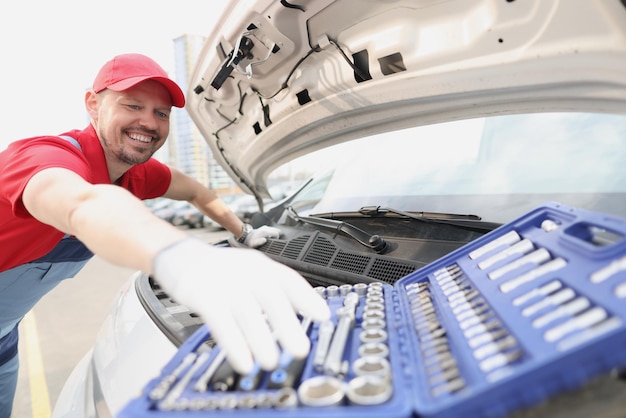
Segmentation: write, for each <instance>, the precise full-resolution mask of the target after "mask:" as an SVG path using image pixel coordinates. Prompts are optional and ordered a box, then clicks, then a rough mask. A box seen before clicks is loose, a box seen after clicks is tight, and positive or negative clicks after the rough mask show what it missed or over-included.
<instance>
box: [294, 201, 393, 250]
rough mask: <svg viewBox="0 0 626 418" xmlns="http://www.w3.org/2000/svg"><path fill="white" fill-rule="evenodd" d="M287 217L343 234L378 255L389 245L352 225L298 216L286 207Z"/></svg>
mask: <svg viewBox="0 0 626 418" xmlns="http://www.w3.org/2000/svg"><path fill="white" fill-rule="evenodd" d="M287 216H289V217H290V218H291V219H294V220H296V221H300V222H304V223H308V224H311V225H317V226H322V227H325V228H331V229H334V230H336V231H338V232H343V233H344V234H346V235H348V236H349V237H351V238H353V239H355V240H356V241H358V242H359V243H360V244H362V245H364V246H365V247H367V248H371V249H372V250H374V251H376V252H377V253H378V254H382V253H384V252H385V251H386V250H387V248H388V247H389V245H388V244H387V242H386V241H385V240H384V239H383V238H382V237H381V236H380V235H372V234H368V233H367V232H365V231H363V230H362V229H359V228H357V227H356V226H354V225H351V224H349V223H346V222H343V221H336V220H334V219H324V218H314V217H312V216H300V215H298V213H297V212H296V211H295V209H294V208H293V207H291V206H287Z"/></svg>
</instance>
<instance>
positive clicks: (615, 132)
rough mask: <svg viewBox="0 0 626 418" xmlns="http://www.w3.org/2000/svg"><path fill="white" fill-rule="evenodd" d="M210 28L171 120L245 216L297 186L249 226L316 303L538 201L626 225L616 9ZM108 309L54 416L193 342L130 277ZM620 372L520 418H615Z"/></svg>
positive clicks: (623, 53)
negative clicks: (274, 234)
mask: <svg viewBox="0 0 626 418" xmlns="http://www.w3.org/2000/svg"><path fill="white" fill-rule="evenodd" d="M219 21H220V22H222V24H221V25H220V26H218V27H216V28H215V29H214V30H213V32H212V33H211V34H210V36H209V37H208V39H207V41H206V43H205V46H204V48H203V50H202V53H201V56H200V58H199V60H198V63H197V66H196V69H195V72H194V74H193V76H192V77H191V81H190V85H189V86H188V90H187V99H188V104H187V110H188V111H189V113H190V115H191V117H192V119H193V121H194V122H195V124H196V125H197V126H198V128H199V129H200V131H201V132H202V133H203V135H204V137H205V138H206V140H207V142H208V143H209V145H210V147H211V149H212V151H213V154H214V156H215V157H216V158H217V160H218V161H219V162H220V163H221V165H222V166H223V167H224V169H225V170H226V171H227V172H228V173H229V174H230V175H231V176H232V177H233V179H235V181H236V182H237V183H238V185H239V186H240V187H241V188H242V189H243V190H244V191H246V192H247V193H250V194H253V195H256V196H257V197H258V199H257V200H258V201H263V199H266V198H268V197H270V194H269V191H268V190H269V187H268V184H274V183H273V182H274V181H275V180H276V181H282V182H285V181H289V182H290V183H293V184H296V183H298V182H301V185H302V186H301V188H299V189H297V192H295V193H294V194H292V195H291V196H289V197H287V198H286V199H284V200H283V201H282V202H281V203H280V204H278V205H273V206H272V208H271V209H270V210H268V211H263V210H261V212H260V213H257V214H255V215H254V216H253V218H252V221H251V222H252V223H253V224H254V225H255V226H259V225H261V224H271V225H273V226H277V227H278V228H280V229H281V231H282V236H281V237H280V238H279V239H275V240H269V242H268V243H267V244H266V245H264V246H262V247H260V248H259V251H263V252H265V253H266V254H267V255H269V256H270V257H272V258H274V259H275V260H278V261H280V262H283V263H285V264H287V265H289V266H290V267H292V268H294V269H296V270H297V271H299V272H300V273H301V274H302V275H303V276H304V277H305V278H307V279H308V280H309V281H310V282H311V283H312V284H313V285H314V286H322V287H326V288H327V287H328V286H339V285H342V284H356V283H369V282H372V281H381V282H384V283H387V284H390V285H393V284H394V283H396V281H398V280H399V279H401V278H402V277H404V276H406V275H408V274H410V273H412V272H414V271H416V270H418V269H420V268H422V267H425V266H428V265H429V264H431V263H433V262H435V261H436V260H438V259H440V258H441V257H444V256H445V255H447V254H450V253H451V252H453V251H455V250H457V249H459V248H462V247H463V246H465V245H466V244H468V243H471V242H472V241H473V240H476V239H479V238H480V237H482V236H484V235H485V234H487V233H489V232H490V231H493V230H494V229H496V228H498V227H499V226H501V225H503V224H506V223H507V222H510V221H512V220H514V219H516V218H518V217H520V216H522V215H523V214H524V213H527V212H528V211H530V210H532V209H533V208H536V207H537V206H539V205H542V204H544V203H545V202H548V201H556V202H561V203H562V204H564V205H567V206H568V207H574V208H581V209H586V210H592V211H597V212H601V213H606V214H609V215H611V216H618V217H626V169H625V168H624V167H626V4H625V2H624V1H620V0H593V1H590V0H388V1H382V0H307V1H303V0H288V1H280V2H278V1H273V0H272V1H270V0H257V1H240V2H236V3H233V4H232V6H231V7H229V8H227V9H226V12H225V15H224V16H223V17H222V18H221V19H220V20H219ZM305 179H307V180H305ZM424 219H426V220H427V221H428V222H423V221H422V220H424ZM220 245H236V244H235V243H232V242H230V241H228V242H226V241H225V242H223V243H221V244H220ZM225 279H227V278H225ZM113 306H114V309H113V310H112V312H111V313H110V315H109V317H108V318H107V320H106V322H105V323H104V324H103V328H102V332H101V333H100V336H99V338H98V340H97V341H95V344H94V348H93V350H92V351H91V352H90V353H89V354H88V355H87V356H86V357H85V358H84V359H83V361H82V362H81V363H80V364H79V365H78V366H77V368H76V370H75V371H74V373H73V374H72V376H71V377H70V379H69V380H68V382H67V384H66V385H65V388H64V390H63V392H62V394H61V396H60V398H59V400H58V403H57V405H56V407H55V409H54V414H53V417H54V418H69V417H72V418H73V417H76V418H79V417H80V418H84V417H101V418H102V417H110V416H115V415H117V414H118V413H119V412H120V411H121V410H123V409H124V408H125V406H126V405H128V403H129V402H131V401H132V400H133V399H136V398H137V397H141V396H142V395H143V394H144V392H143V389H144V387H145V386H146V385H147V384H148V382H150V381H151V380H152V379H154V378H156V377H157V376H159V374H160V372H161V369H162V368H163V367H164V366H165V365H166V364H167V362H168V361H169V360H170V359H172V357H173V356H174V355H175V353H176V352H177V349H178V347H180V346H181V344H183V342H184V341H185V340H187V339H188V338H189V337H190V336H191V335H193V334H194V332H195V331H196V330H198V328H199V327H200V326H201V323H200V321H199V320H198V318H197V317H195V316H194V315H193V313H191V312H189V311H188V310H187V309H186V308H185V307H184V306H180V305H178V304H176V303H175V302H174V301H172V300H170V299H169V298H168V297H167V295H165V294H164V293H163V292H162V291H161V290H160V288H159V286H158V283H155V282H154V281H153V280H152V279H151V278H150V277H148V276H147V275H145V274H142V273H137V274H136V275H134V276H133V277H132V278H131V279H130V283H129V285H128V286H127V288H126V290H125V291H124V293H123V295H122V296H121V297H120V299H119V300H117V301H115V304H114V305H113ZM615 350H622V351H623V350H624V346H620V347H615ZM619 369H620V367H615V368H614V370H613V371H606V370H603V371H602V373H601V374H600V376H599V377H598V379H599V380H598V379H595V380H593V381H592V383H589V380H590V379H580V381H577V384H573V383H572V384H571V386H572V387H567V391H571V390H575V392H574V394H573V395H571V394H570V395H567V394H564V395H563V394H550V399H549V402H548V399H544V400H543V401H545V402H543V403H542V404H541V405H540V406H536V404H537V403H538V397H537V396H536V395H537V394H536V393H533V390H532V388H528V387H520V388H519V390H520V392H521V393H523V394H522V395H521V397H522V398H523V397H524V394H527V395H528V398H527V405H523V407H524V408H530V411H531V413H532V412H533V411H534V412H535V413H536V414H538V415H542V414H543V416H551V417H558V416H563V417H565V416H567V417H571V416H594V417H599V416H618V415H620V414H623V411H624V410H626V396H625V394H626V389H625V387H626V384H625V383H624V380H623V378H620V376H621V374H620V372H619ZM574 380H575V379H574ZM555 385H556V383H555ZM565 386H568V384H563V385H561V386H559V387H565ZM567 391H565V389H564V390H563V392H567ZM531 395H532V396H531ZM539 398H540V396H539ZM494 402H497V400H494ZM522 403H523V402H522ZM231 412H233V411H231ZM234 412H237V411H234ZM265 412H267V413H269V410H268V411H265ZM281 412H284V411H281ZM344 412H345V410H344ZM500 412H502V411H500ZM504 412H505V413H511V412H512V411H510V410H507V409H506V408H504ZM213 413H215V414H217V415H218V416H219V411H213V412H212V414H213ZM335 413H336V412H335ZM263 414H264V413H261V415H263ZM235 415H236V414H235ZM148 416H151V415H149V414H148V415H146V417H148ZM158 416H159V417H160V416H161V415H158ZM163 416H169V415H167V414H164V415H163ZM178 416H184V413H183V412H180V415H176V417H178ZM194 416H195V415H194ZM263 416H265V415H263ZM334 416H338V415H334ZM345 416H347V415H345ZM387 416H391V415H387ZM494 416H498V414H497V413H495V415H494Z"/></svg>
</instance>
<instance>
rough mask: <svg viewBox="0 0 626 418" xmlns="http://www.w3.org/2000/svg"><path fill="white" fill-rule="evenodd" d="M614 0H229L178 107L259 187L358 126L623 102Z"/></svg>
mask: <svg viewBox="0 0 626 418" xmlns="http://www.w3.org/2000/svg"><path fill="white" fill-rule="evenodd" d="M625 3H626V2H625V1H624V0H593V1H589V0H517V1H515V0H385V1H383V0H288V1H287V0H282V1H275V0H258V1H240V2H235V3H233V4H231V5H230V6H229V7H228V8H227V9H226V11H225V13H224V15H223V16H222V18H221V19H220V20H219V21H220V22H223V23H222V24H221V25H219V26H218V27H216V28H215V30H214V31H213V33H212V34H211V35H210V37H208V39H207V41H206V43H205V45H204V47H203V50H202V52H201V54H200V56H199V58H198V61H197V64H196V67H195V70H194V72H193V74H192V77H191V79H190V84H189V88H188V92H187V99H188V102H187V103H188V104H187V110H188V112H189V114H190V115H191V118H192V119H193V121H194V122H195V124H196V125H197V126H198V128H199V129H200V131H201V133H202V134H203V136H204V137H205V139H206V140H207V142H208V143H209V145H210V147H211V149H212V151H213V155H214V157H215V158H216V160H217V161H218V162H219V163H220V164H221V165H222V167H224V169H225V170H226V171H227V172H228V173H229V174H230V175H231V176H232V177H233V178H234V179H235V180H236V181H237V182H238V184H239V185H240V186H241V187H242V188H243V189H244V190H246V191H248V192H251V193H253V194H255V195H256V196H257V198H259V197H269V192H268V188H267V184H266V180H267V176H268V175H269V174H270V173H271V171H272V170H273V169H275V168H277V167H278V166H280V165H281V164H284V163H286V162H288V161H290V160H292V159H294V158H296V157H299V156H302V155H305V154H307V153H309V152H311V151H313V150H318V149H321V148H324V147H327V146H330V145H334V144H337V143H340V142H343V141H347V140H350V139H354V138H357V137H361V136H367V135H372V134H376V133H381V132H383V131H388V130H395V129H401V128H407V127H410V126H416V125H421V124H428V123H434V122H441V121H448V120H454V119H462V118H468V117H478V116H485V115H492V114H499V113H517V112H532V111H552V110H554V111H568V110H586V111H600V112H603V111H607V112H618V113H623V112H624V109H626V107H625V106H624V104H625V101H626V71H625V70H626V4H625Z"/></svg>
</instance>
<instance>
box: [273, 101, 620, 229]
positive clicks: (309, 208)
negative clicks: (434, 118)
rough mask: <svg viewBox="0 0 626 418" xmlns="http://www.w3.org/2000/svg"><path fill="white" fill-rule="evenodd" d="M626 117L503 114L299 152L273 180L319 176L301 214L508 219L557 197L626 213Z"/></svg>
mask: <svg viewBox="0 0 626 418" xmlns="http://www.w3.org/2000/svg"><path fill="white" fill-rule="evenodd" d="M625 167H626V116H625V115H612V114H599V113H531V114H518V115H498V116H490V117H485V118H477V119H469V120H460V121H453V122H446V123H441V124H435V125H428V126H420V127H415V128H410V129H404V130H400V131H394V132H389V133H385V134H380V135H375V136H371V137H366V138H360V139H358V140H353V141H350V142H347V143H343V144H340V145H336V146H333V147H330V148H327V149H324V150H321V151H318V152H315V153H312V154H309V155H307V156H305V157H301V158H299V159H296V160H294V161H292V162H291V163H289V164H287V165H286V166H283V167H281V168H280V169H278V170H276V171H274V173H272V177H271V179H273V181H279V180H280V179H282V180H283V181H284V180H285V179H286V178H289V179H294V178H303V177H305V176H310V175H313V178H314V180H313V181H312V182H311V183H310V184H309V186H308V187H307V188H306V189H305V190H303V191H302V192H301V193H300V194H299V195H298V196H297V198H296V199H295V200H294V201H293V202H292V203H291V204H292V206H293V207H294V208H295V209H296V210H298V213H300V214H305V213H306V214H309V215H312V214H318V213H328V212H350V211H352V212H353V211H357V210H358V209H359V208H361V207H362V206H368V205H376V206H385V207H391V208H394V209H400V210H403V211H410V212H422V211H424V212H445V213H458V214H474V215H478V216H480V217H481V218H482V219H483V220H485V221H490V222H498V223H506V222H508V221H510V220H511V219H513V218H515V217H518V216H521V215H523V214H524V213H526V212H528V211H529V210H531V209H533V208H535V207H537V206H539V205H541V204H543V203H546V202H547V201H556V202H559V203H562V204H565V205H567V206H572V207H578V208H585V209H589V210H596V211H602V212H606V213H612V214H616V215H620V216H625V217H626V169H625Z"/></svg>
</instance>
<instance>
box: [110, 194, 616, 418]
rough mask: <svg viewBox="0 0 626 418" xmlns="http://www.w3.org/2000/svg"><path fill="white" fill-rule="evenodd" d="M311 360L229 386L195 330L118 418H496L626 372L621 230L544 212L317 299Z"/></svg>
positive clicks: (593, 218) (587, 216) (576, 213)
mask: <svg viewBox="0 0 626 418" xmlns="http://www.w3.org/2000/svg"><path fill="white" fill-rule="evenodd" d="M316 289H317V290H318V291H319V292H320V294H322V295H323V296H324V297H325V299H326V301H327V302H328V305H329V307H330V308H331V311H332V312H333V316H332V320H331V321H329V322H326V323H313V324H311V323H310V322H309V321H307V320H306V318H303V319H302V325H303V327H305V328H306V329H307V332H308V334H309V337H310V339H311V343H312V345H311V353H310V354H309V356H308V357H307V358H306V359H303V360H301V361H298V360H293V359H290V358H289V357H288V356H286V355H283V357H282V358H281V366H279V368H278V369H276V370H274V371H267V372H263V371H257V372H255V373H252V374H250V375H248V376H237V375H236V374H235V373H233V371H232V369H230V368H229V366H228V363H227V362H224V361H223V353H222V352H221V351H220V350H219V346H214V347H212V346H211V344H210V343H209V342H210V338H209V332H208V331H207V330H206V328H200V329H199V330H198V332H196V333H195V334H194V335H193V336H192V337H191V338H190V339H189V340H188V341H186V342H185V344H184V345H182V346H181V347H180V349H179V351H178V352H177V354H176V355H175V356H174V357H173V358H172V360H171V361H170V362H169V363H168V364H167V365H166V366H165V367H164V369H163V370H162V374H161V375H160V376H159V377H157V378H156V379H154V380H152V381H151V382H149V384H148V385H147V386H146V388H145V391H144V393H143V395H142V396H140V397H138V398H137V399H135V400H133V401H131V402H130V403H129V404H128V405H127V406H126V407H125V408H124V409H123V410H122V412H121V414H120V415H119V416H120V417H121V418H136V417H153V416H154V417H168V418H169V417H172V418H173V417H195V416H205V415H210V416H223V415H228V416H236V417H239V416H241V417H259V416H267V415H271V416H297V417H322V416H323V417H331V418H335V417H344V416H355V417H380V416H384V417H410V416H423V417H436V418H441V417H456V416H481V417H499V416H505V415H507V414H509V413H511V412H513V411H516V410H519V409H522V408H525V407H528V406H532V405H534V404H536V403H539V402H541V401H542V400H545V399H547V398H549V397H551V396H553V395H555V394H558V393H560V392H565V391H569V390H573V389H575V388H578V387H580V386H582V385H583V384H584V383H585V382H587V381H589V380H590V379H591V378H593V377H595V376H597V375H599V374H601V373H605V372H608V371H610V370H612V369H615V368H621V367H624V365H626V328H625V321H626V220H624V219H620V218H616V217H613V216H608V215H603V214H599V213H594V212H588V211H584V210H578V209H574V208H569V207H566V206H563V205H560V204H558V203H553V202H550V203H547V204H545V205H543V206H541V207H539V208H537V209H535V210H533V211H531V212H529V213H528V214H526V215H525V216H522V217H520V218H518V219H517V220H515V221H513V222H510V223H508V224H506V225H503V226H501V227H500V228H498V229H496V230H494V231H492V232H490V233H488V234H486V235H484V236H482V237H481V238H479V239H477V240H475V241H473V242H471V243H469V244H467V245H465V246H463V247H462V248H460V249H458V250H456V251H454V252H452V253H450V254H448V255H446V256H445V257H442V258H441V259H439V260H437V261H435V262H433V263H431V264H429V265H428V266H426V267H423V268H422V269H420V270H417V271H415V272H414V273H412V274H410V275H408V276H406V277H404V278H402V279H401V280H399V281H398V282H397V283H396V284H395V285H393V286H392V285H390V284H385V283H367V284H365V283H359V284H355V285H344V286H339V287H337V286H328V287H325V288H316Z"/></svg>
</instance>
